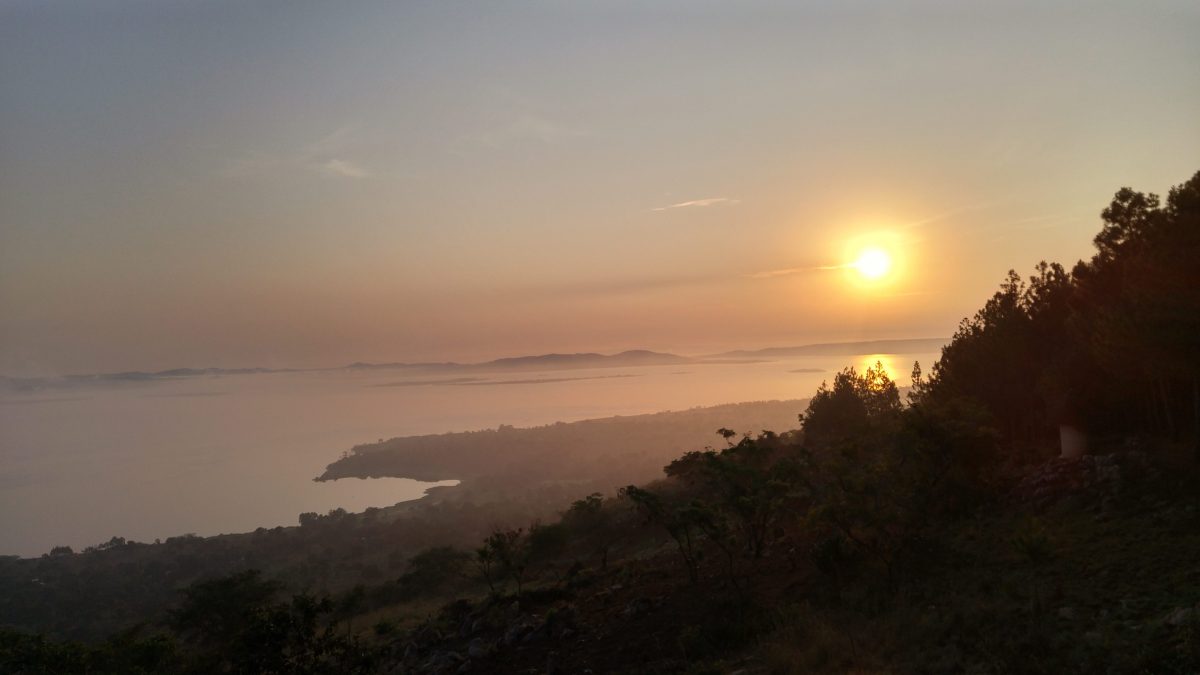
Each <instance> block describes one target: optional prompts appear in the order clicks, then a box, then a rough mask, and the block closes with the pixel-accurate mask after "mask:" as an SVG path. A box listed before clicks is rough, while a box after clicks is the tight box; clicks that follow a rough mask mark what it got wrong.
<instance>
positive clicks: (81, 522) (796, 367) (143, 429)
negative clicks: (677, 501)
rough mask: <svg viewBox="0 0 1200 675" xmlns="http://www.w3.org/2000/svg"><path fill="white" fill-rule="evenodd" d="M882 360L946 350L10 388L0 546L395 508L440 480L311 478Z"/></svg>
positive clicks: (787, 390) (245, 527)
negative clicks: (26, 390) (486, 433)
mask: <svg viewBox="0 0 1200 675" xmlns="http://www.w3.org/2000/svg"><path fill="white" fill-rule="evenodd" d="M877 358H878V359H881V360H882V361H883V362H884V363H885V366H886V367H888V368H889V370H891V371H892V373H893V375H894V376H895V377H896V378H897V380H898V381H899V382H900V384H902V385H907V384H908V372H909V369H910V368H911V366H912V362H913V360H920V361H921V363H922V364H923V366H924V367H925V368H928V367H929V366H930V365H932V363H933V361H934V360H935V359H936V355H934V354H928V353H926V354H905V355H865V356H810V357H796V358H788V359H783V360H777V361H765V362H757V363H739V364H684V365H666V366H647V367H619V368H603V369H586V370H555V371H548V372H528V371H523V372H518V373H513V372H506V373H502V374H495V373H491V374H476V375H475V376H473V377H469V378H468V377H459V376H458V375H430V374H429V373H423V374H417V373H405V372H403V371H397V370H344V369H343V370H327V371H307V372H291V373H286V372H284V373H265V374H251V375H222V376H201V377H191V378H181V379H173V380H164V381H157V382H149V383H120V384H115V385H105V386H103V387H100V386H89V387H77V388H73V389H68V390H56V391H40V392H37V393H33V394H14V393H5V394H3V395H0V554H18V555H23V556H31V555H39V554H41V553H45V552H46V551H47V550H49V549H50V547H52V546H56V545H70V546H73V547H75V548H76V549H79V548H81V547H83V546H87V545H91V544H97V543H100V542H103V541H107V540H108V539H109V538H110V537H112V536H121V537H125V538H127V539H133V540H137V541H153V540H154V539H155V538H163V539H165V538H167V537H170V536H175V535H180V534H184V533H189V532H192V533H196V534H200V535H209V534H217V533H224V532H246V531H251V530H253V529H255V528H257V527H274V526H276V525H294V524H296V522H297V516H298V514H299V513H301V512H304V511H318V512H324V511H328V510H329V509H333V508H338V507H341V508H345V509H347V510H349V511H361V510H362V509H364V508H366V507H368V506H390V505H392V504H394V503H396V502H399V501H404V500H409V499H415V498H418V497H420V496H421V495H422V494H423V493H424V490H425V488H426V487H428V486H429V485H431V484H429V483H420V482H417V481H413V480H408V479H400V478H386V479H375V480H342V481H337V482H328V483H315V482H313V481H312V478H313V477H314V476H316V475H318V474H320V473H321V471H322V470H323V469H324V468H325V466H326V465H327V464H328V463H330V462H332V461H333V460H334V459H336V458H337V456H338V455H339V453H341V452H342V451H344V450H348V449H349V448H350V447H352V446H354V445H356V444H359V443H369V442H374V441H376V440H377V439H381V438H390V437H393V436H404V435H414V434H429V433H441V432H446V431H465V430H473V429H484V428H494V427H496V426H498V425H500V424H512V425H516V426H530V425H539V424H548V423H552V422H556V421H567V422H569V421H574V420H580V419H588V418H593V417H603V416H609V415H631V414H639V413H651V412H659V411H662V410H669V409H670V410H678V409H683V408H689V407H693V406H705V405H716V404H721V403H731V402H739V401H750V400H767V399H798V398H806V397H808V396H810V395H811V394H812V392H813V391H814V390H815V389H816V388H817V386H818V385H819V384H820V383H821V381H822V380H825V379H830V378H831V377H832V375H833V373H834V372H836V371H837V370H839V369H841V368H842V367H844V366H846V365H855V366H856V367H858V368H859V369H860V370H861V369H862V368H863V367H865V365H866V364H867V363H874V361H875V360H876V359H877ZM792 371H800V372H792ZM538 380H550V381H542V382H537V381H538ZM530 381H534V382H530ZM434 382H441V384H434ZM514 382H523V383H514ZM505 383H512V384H505ZM380 385H385V386H380ZM386 385H399V386H386ZM796 412H797V413H799V412H800V410H799V409H797V411H796Z"/></svg>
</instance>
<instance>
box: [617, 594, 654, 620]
mask: <svg viewBox="0 0 1200 675" xmlns="http://www.w3.org/2000/svg"><path fill="white" fill-rule="evenodd" d="M652 606H653V603H651V602H650V600H649V599H647V598H634V599H633V600H630V601H629V604H627V605H625V609H624V610H622V611H621V614H622V615H624V616H626V617H635V616H639V615H642V614H645V613H646V612H648V611H650V609H651V607H652Z"/></svg>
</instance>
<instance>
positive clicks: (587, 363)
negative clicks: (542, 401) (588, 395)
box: [345, 349, 696, 370]
mask: <svg viewBox="0 0 1200 675" xmlns="http://www.w3.org/2000/svg"><path fill="white" fill-rule="evenodd" d="M695 361H696V359H694V358H691V357H687V356H680V355H678V354H668V353H666V352H653V351H650V350H648V349H631V350H628V351H624V352H620V353H617V354H599V353H596V352H580V353H576V354H557V353H551V354H539V355H536V356H511V357H507V358H501V359H493V360H491V361H483V362H481V363H456V362H454V361H445V362H441V363H362V362H358V363H351V364H350V365H348V366H345V367H346V368H351V369H371V370H374V369H421V370H443V369H454V370H515V369H522V370H525V369H566V368H612V367H621V366H665V365H678V364H681V363H694V362H695Z"/></svg>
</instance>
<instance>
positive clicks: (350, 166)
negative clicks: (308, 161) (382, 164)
mask: <svg viewBox="0 0 1200 675" xmlns="http://www.w3.org/2000/svg"><path fill="white" fill-rule="evenodd" d="M317 168H318V169H319V170H320V171H322V172H323V173H327V174H332V175H334V176H343V177H345V178H366V177H367V176H370V175H371V173H370V172H369V171H367V170H366V169H364V168H362V167H361V166H359V165H357V164H355V163H354V162H350V161H347V160H344V159H331V160H329V161H327V162H323V163H321V164H318V165H317Z"/></svg>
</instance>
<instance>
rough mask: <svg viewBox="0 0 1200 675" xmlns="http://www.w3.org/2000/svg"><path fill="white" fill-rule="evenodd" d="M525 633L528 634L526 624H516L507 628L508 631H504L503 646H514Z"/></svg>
mask: <svg viewBox="0 0 1200 675" xmlns="http://www.w3.org/2000/svg"><path fill="white" fill-rule="evenodd" d="M527 632H529V626H528V625H527V624H523V623H516V624H513V625H511V626H509V627H508V630H506V631H504V644H506V645H509V646H512V645H515V644H516V643H517V642H518V641H520V639H521V638H522V637H524V636H525V633H527Z"/></svg>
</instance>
